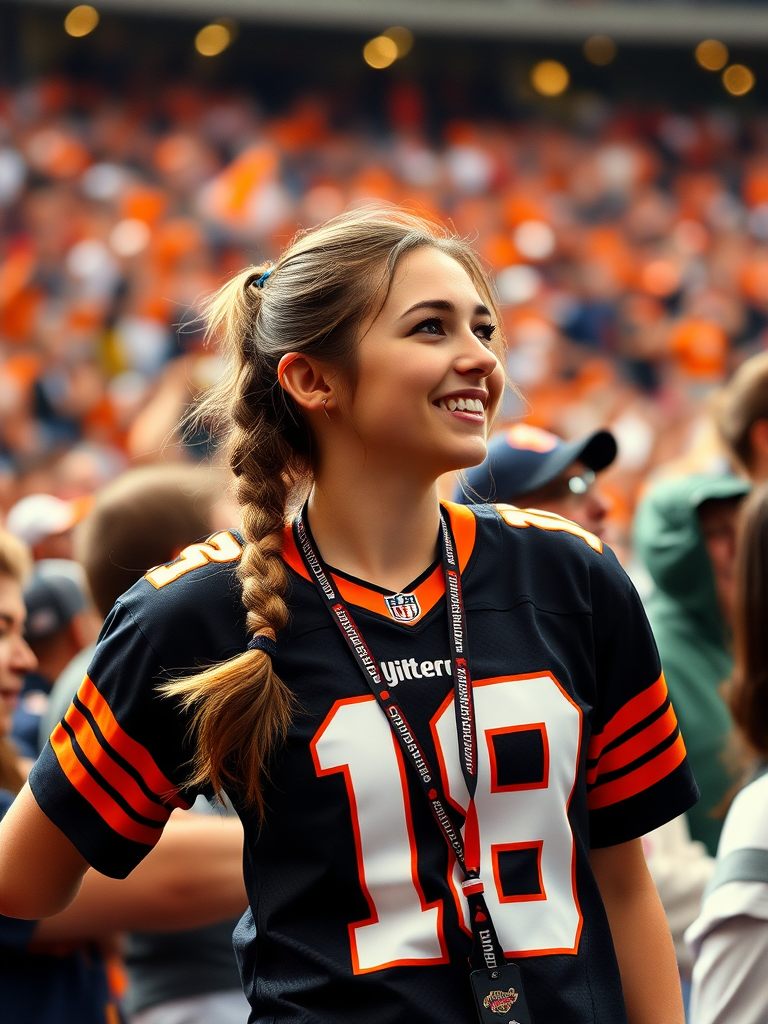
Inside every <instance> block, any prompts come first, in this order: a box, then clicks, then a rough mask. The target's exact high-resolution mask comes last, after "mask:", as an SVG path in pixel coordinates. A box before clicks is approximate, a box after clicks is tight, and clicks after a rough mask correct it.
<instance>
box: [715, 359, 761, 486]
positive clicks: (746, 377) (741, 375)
mask: <svg viewBox="0 0 768 1024" xmlns="http://www.w3.org/2000/svg"><path fill="white" fill-rule="evenodd" d="M758 420H768V352H760V353H758V354H757V355H755V356H752V357H751V358H750V359H747V360H745V361H744V362H743V363H742V364H741V366H740V367H739V368H738V370H736V372H735V373H734V375H733V376H732V377H731V379H730V380H729V381H728V383H727V384H726V385H725V387H724V388H723V390H722V391H721V392H720V394H719V395H718V396H717V399H716V401H715V422H716V424H717V428H718V430H719V432H720V436H721V437H722V439H723V441H724V442H725V444H726V446H727V447H728V449H729V451H730V452H731V454H732V455H733V456H734V458H735V459H736V461H737V462H738V463H739V464H740V465H741V466H743V467H744V469H747V470H749V469H750V468H751V466H752V461H753V459H754V454H755V453H754V451H753V450H752V427H753V426H754V424H755V423H756V422H757V421H758Z"/></svg>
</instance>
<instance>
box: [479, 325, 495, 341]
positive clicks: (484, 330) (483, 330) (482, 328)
mask: <svg viewBox="0 0 768 1024" xmlns="http://www.w3.org/2000/svg"><path fill="white" fill-rule="evenodd" d="M495 330H496V324H478V325H477V327H476V328H475V334H476V335H477V336H478V338H481V339H482V340H483V341H486V342H488V341H490V340H491V338H493V334H494V331H495Z"/></svg>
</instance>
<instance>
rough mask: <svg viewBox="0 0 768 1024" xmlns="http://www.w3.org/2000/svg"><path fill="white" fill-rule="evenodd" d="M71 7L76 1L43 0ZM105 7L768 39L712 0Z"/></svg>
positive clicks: (297, 1) (553, 35)
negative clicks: (670, 0)
mask: <svg viewBox="0 0 768 1024" xmlns="http://www.w3.org/2000/svg"><path fill="white" fill-rule="evenodd" d="M42 2H43V3H46V4H47V5H53V6H60V7H72V6H74V2H73V0H42ZM92 3H93V4H94V6H96V7H97V8H98V9H100V10H102V11H107V10H111V11H123V12H125V13H129V12H131V11H134V12H136V13H142V14H156V15H162V16H164V17H168V16H173V15H179V16H184V17H199V18H204V19H207V20H210V19H213V18H223V17H230V18H236V19H238V20H240V21H242V22H262V23H269V24H273V25H296V26H301V27H302V28H334V29H351V30H361V31H365V30H373V31H379V30H380V29H381V28H382V27H386V26H387V25H393V24H399V25H405V26H407V27H408V28H410V29H412V30H414V31H421V32H428V33H429V34H430V35H470V36H473V37H475V38H482V37H492V38H497V39H498V38H504V37H507V38H517V39H553V40H554V39H559V40H563V41H569V40H571V41H581V40H583V39H584V38H586V37H587V36H590V35H593V34H596V33H602V34H606V35H610V36H611V37H612V38H614V39H615V40H617V41H619V42H622V41H623V42H637V43H653V44H656V45H664V44H668V45H671V46H672V45H681V44H686V43H696V42H699V41H700V40H701V39H705V38H707V37H713V38H716V39H720V40H722V41H723V42H725V43H747V44H753V45H754V44H758V45H760V44H763V43H768V10H767V9H766V4H765V3H764V2H763V0H756V2H752V3H743V2H742V3H738V2H736V3H729V2H720V3H718V2H710V0H689V2H687V3H681V2H678V0H672V2H667V0H656V2H654V0H623V2H622V0H619V2H617V0H591V2H584V0H581V2H579V0H92Z"/></svg>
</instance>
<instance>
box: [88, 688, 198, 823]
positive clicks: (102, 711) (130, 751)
mask: <svg viewBox="0 0 768 1024" xmlns="http://www.w3.org/2000/svg"><path fill="white" fill-rule="evenodd" d="M77 696H78V698H79V699H80V700H81V701H82V703H83V704H85V706H86V707H87V708H88V710H89V711H90V712H91V714H92V715H93V717H94V718H95V719H96V722H97V724H98V726H99V729H101V732H102V734H103V736H104V739H105V740H106V741H107V743H109V744H110V746H112V747H114V748H115V750H116V751H117V753H118V754H120V756H121V757H122V758H124V759H125V760H126V761H127V762H128V763H129V764H130V765H132V766H133V768H135V769H136V771H137V772H138V773H139V774H140V775H141V777H142V778H143V779H144V782H145V783H146V785H147V788H148V789H150V790H151V791H152V792H153V793H155V794H156V795H157V797H158V799H159V800H161V801H162V802H163V803H166V804H169V805H170V806H171V807H183V808H185V809H187V808H189V807H190V806H191V805H190V804H189V803H187V802H186V801H185V800H182V799H181V798H180V797H179V796H178V795H177V794H178V789H177V787H176V786H174V784H173V783H172V782H171V781H170V780H169V779H167V778H166V777H165V775H163V773H162V772H161V771H160V769H159V768H158V767H157V765H156V764H155V762H154V760H153V759H152V755H151V754H150V753H149V751H148V750H147V748H146V747H143V746H142V745H141V743H137V742H136V740H134V739H132V738H131V737H130V736H129V735H128V733H127V732H125V730H124V729H123V728H122V727H121V726H120V724H119V723H118V721H117V719H116V718H115V716H114V715H113V714H112V710H111V708H110V706H109V704H107V702H106V700H105V699H104V698H103V697H102V695H101V694H100V693H99V691H98V690H97V689H96V687H95V686H94V685H93V682H92V681H91V679H90V678H89V677H88V676H86V677H85V679H84V680H83V682H82V684H81V686H80V689H79V690H78V691H77Z"/></svg>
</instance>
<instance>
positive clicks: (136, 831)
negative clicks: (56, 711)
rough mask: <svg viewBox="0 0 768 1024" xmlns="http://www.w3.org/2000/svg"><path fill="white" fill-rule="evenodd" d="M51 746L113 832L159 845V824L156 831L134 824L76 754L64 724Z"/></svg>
mask: <svg viewBox="0 0 768 1024" xmlns="http://www.w3.org/2000/svg"><path fill="white" fill-rule="evenodd" d="M51 746H52V747H53V751H54V753H55V754H56V757H57V759H58V762H59V765H60V766H61V770H62V771H63V772H64V774H65V775H66V777H67V779H69V781H70V783H71V784H72V785H73V786H74V788H75V789H76V790H77V792H78V793H79V794H80V796H82V797H83V799H84V800H87V801H88V803H89V804H90V805H91V807H93V809H94V810H95V811H96V813H97V814H98V815H99V817H100V818H102V820H103V821H105V822H106V823H107V825H109V827H110V828H111V829H113V830H114V831H115V832H117V834H118V835H121V836H123V838H124V839H131V840H132V841H133V842H135V843H141V844H142V845H143V846H154V845H155V843H156V842H157V841H158V839H159V838H160V836H161V834H162V828H161V826H159V825H158V827H157V828H156V829H155V828H150V827H149V826H148V825H141V824H140V823H139V822H137V821H134V820H133V818H131V816H130V815H129V814H127V813H126V812H125V811H124V810H123V808H122V807H121V806H120V805H119V804H118V803H117V802H116V801H115V800H113V798H112V797H111V796H110V795H109V793H107V792H106V791H105V790H104V789H102V787H101V786H100V785H99V783H98V782H97V781H96V780H95V779H94V778H93V776H92V775H91V774H90V773H89V772H88V771H87V770H86V768H85V767H84V765H83V764H82V763H81V762H80V760H79V758H78V757H77V755H76V754H75V751H74V749H73V747H72V741H71V739H70V737H69V735H68V734H67V731H66V729H65V728H64V726H63V725H62V724H61V722H59V724H58V725H57V726H56V728H55V729H54V730H53V732H52V733H51Z"/></svg>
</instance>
